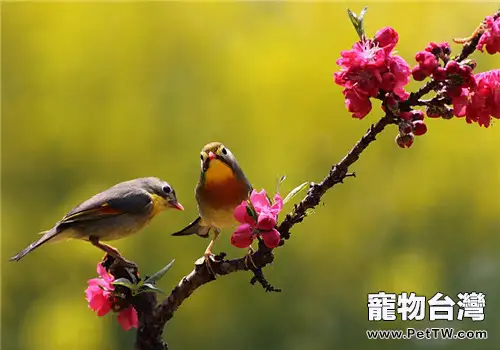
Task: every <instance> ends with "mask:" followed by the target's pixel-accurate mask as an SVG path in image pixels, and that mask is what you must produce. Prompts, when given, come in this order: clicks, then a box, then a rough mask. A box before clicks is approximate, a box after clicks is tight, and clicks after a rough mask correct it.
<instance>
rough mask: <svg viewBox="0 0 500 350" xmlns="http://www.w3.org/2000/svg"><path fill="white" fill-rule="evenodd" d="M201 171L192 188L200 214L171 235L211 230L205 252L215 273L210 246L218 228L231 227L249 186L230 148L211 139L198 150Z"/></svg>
mask: <svg viewBox="0 0 500 350" xmlns="http://www.w3.org/2000/svg"><path fill="white" fill-rule="evenodd" d="M200 157H201V166H200V167H201V171H200V177H199V180H198V184H197V185H196V188H195V198H196V202H197V206H198V214H199V216H198V217H197V218H196V219H195V220H194V221H192V222H191V223H190V224H189V225H188V226H186V227H185V228H184V229H182V230H180V231H178V232H175V233H173V234H172V235H173V236H187V235H193V234H196V235H198V236H200V237H205V238H207V237H208V236H209V232H210V230H213V232H214V236H213V238H212V240H211V241H210V243H209V245H208V247H207V249H206V250H205V253H204V254H203V255H204V257H205V262H206V264H207V267H208V269H209V270H210V272H211V273H212V275H213V276H215V273H214V271H213V269H212V267H211V264H210V260H211V259H212V258H213V253H212V249H213V246H214V243H215V241H216V240H217V238H218V237H219V234H220V232H221V229H223V228H226V227H231V226H234V225H235V223H236V220H235V219H234V215H233V212H234V209H235V208H236V206H238V205H239V204H241V202H242V201H245V200H247V199H248V197H249V194H250V192H251V191H252V185H251V184H250V182H249V181H248V179H247V177H246V176H245V174H244V173H243V170H242V169H241V167H240V166H239V164H238V161H237V160H236V158H235V157H234V155H233V154H232V153H231V151H230V150H229V148H227V147H226V146H224V144H222V143H221V142H210V143H208V144H206V145H205V146H204V147H203V149H202V150H201V155H200Z"/></svg>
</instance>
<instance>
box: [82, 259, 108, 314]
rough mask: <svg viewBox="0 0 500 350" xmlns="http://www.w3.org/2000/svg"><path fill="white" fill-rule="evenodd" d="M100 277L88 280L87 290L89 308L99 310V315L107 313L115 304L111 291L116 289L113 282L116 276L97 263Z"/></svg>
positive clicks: (86, 297) (86, 296)
mask: <svg viewBox="0 0 500 350" xmlns="http://www.w3.org/2000/svg"><path fill="white" fill-rule="evenodd" d="M97 274H98V275H99V277H98V278H92V279H90V280H88V282H87V283H88V285H89V286H88V287H87V289H86V290H85V299H86V300H87V301H88V305H89V308H91V309H92V310H93V311H96V312H97V316H99V317H100V316H104V315H106V314H107V313H108V312H109V311H110V310H111V308H112V306H113V301H112V297H111V292H112V291H113V290H114V289H115V287H114V286H113V284H112V282H113V281H114V277H113V276H112V275H111V274H109V273H108V272H107V271H106V269H105V268H104V267H103V266H102V265H101V264H97Z"/></svg>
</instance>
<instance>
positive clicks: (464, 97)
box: [452, 69, 500, 127]
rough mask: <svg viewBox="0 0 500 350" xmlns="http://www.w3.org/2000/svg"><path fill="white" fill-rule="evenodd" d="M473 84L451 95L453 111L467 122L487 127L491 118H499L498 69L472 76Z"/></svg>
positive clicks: (499, 74) (499, 81)
mask: <svg viewBox="0 0 500 350" xmlns="http://www.w3.org/2000/svg"><path fill="white" fill-rule="evenodd" d="M474 81H475V84H474V85H473V86H471V87H469V88H462V89H461V90H460V94H455V95H456V96H455V97H454V96H452V103H453V111H454V114H455V115H456V116H457V117H463V116H465V120H466V121H467V122H468V123H473V122H474V123H478V124H479V125H480V126H484V127H488V126H489V125H490V123H491V118H492V117H493V118H497V119H500V69H494V70H491V71H488V72H484V73H479V74H476V75H475V76H474Z"/></svg>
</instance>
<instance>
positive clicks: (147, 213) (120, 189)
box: [9, 177, 184, 263]
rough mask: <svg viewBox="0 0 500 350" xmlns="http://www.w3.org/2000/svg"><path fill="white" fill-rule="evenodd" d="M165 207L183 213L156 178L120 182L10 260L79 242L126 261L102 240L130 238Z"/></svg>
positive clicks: (171, 192)
mask: <svg viewBox="0 0 500 350" xmlns="http://www.w3.org/2000/svg"><path fill="white" fill-rule="evenodd" d="M168 208H174V209H177V210H184V207H183V206H182V205H181V204H180V203H179V202H178V200H177V196H176V194H175V191H174V189H173V187H172V186H170V185H169V184H168V183H167V182H165V181H163V180H161V179H159V178H157V177H142V178H136V179H132V180H129V181H124V182H120V183H118V184H116V185H114V186H112V187H110V188H108V189H107V190H105V191H103V192H101V193H98V194H96V195H95V196H93V197H91V198H89V199H87V200H86V201H85V202H83V203H81V204H79V205H77V206H76V207H74V208H73V209H72V210H71V211H70V212H68V213H67V214H66V215H65V216H64V217H63V218H62V219H61V220H59V221H58V222H57V223H56V224H55V225H54V226H53V227H52V228H51V229H50V230H47V231H43V232H41V233H40V234H41V235H42V237H41V238H40V239H38V240H37V241H35V242H33V243H31V244H30V245H29V246H28V247H26V248H25V249H23V250H21V251H20V252H19V253H17V254H16V255H14V256H13V257H11V258H10V259H9V261H19V260H21V259H22V258H23V257H24V256H26V255H27V254H28V253H30V252H32V251H33V250H35V249H36V248H38V247H40V246H41V245H43V244H45V243H47V242H57V241H62V240H66V239H81V240H86V241H89V242H90V243H92V244H93V245H94V246H96V247H97V248H99V249H101V250H103V251H104V252H106V253H107V254H109V255H111V256H113V257H114V258H115V259H119V260H121V261H123V262H125V263H129V262H127V261H126V260H125V259H124V258H123V257H121V255H120V253H119V252H118V250H117V249H115V248H113V247H112V246H110V245H107V244H104V243H101V241H112V240H116V239H119V238H123V237H126V236H129V235H131V234H134V233H136V232H137V231H139V230H141V229H142V228H143V227H145V226H146V225H147V224H148V223H149V222H150V221H151V219H152V218H153V217H154V216H156V215H157V214H159V213H160V212H162V211H164V210H165V209H168Z"/></svg>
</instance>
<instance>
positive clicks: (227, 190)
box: [200, 159, 248, 209]
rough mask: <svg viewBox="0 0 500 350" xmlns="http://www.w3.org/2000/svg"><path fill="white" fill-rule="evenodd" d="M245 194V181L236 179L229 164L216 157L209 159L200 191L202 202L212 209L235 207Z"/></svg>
mask: <svg viewBox="0 0 500 350" xmlns="http://www.w3.org/2000/svg"><path fill="white" fill-rule="evenodd" d="M247 195H248V188H247V185H246V183H245V182H244V181H242V180H240V179H238V178H237V177H236V175H235V173H234V172H233V170H232V169H231V168H230V167H229V166H227V165H226V164H225V163H223V162H221V161H220V160H217V159H214V160H212V161H211V163H210V167H209V168H208V169H207V171H206V172H205V181H204V186H203V188H202V190H201V193H200V196H201V198H202V200H203V201H204V202H207V204H209V205H210V207H212V208H213V209H216V208H228V207H236V206H237V205H238V204H240V203H241V201H243V200H245V199H246V198H247Z"/></svg>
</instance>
